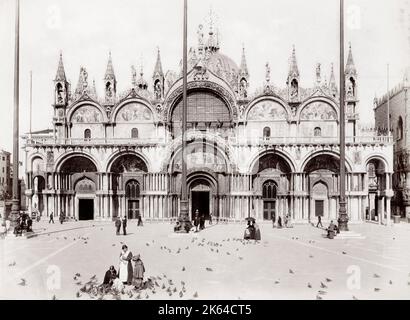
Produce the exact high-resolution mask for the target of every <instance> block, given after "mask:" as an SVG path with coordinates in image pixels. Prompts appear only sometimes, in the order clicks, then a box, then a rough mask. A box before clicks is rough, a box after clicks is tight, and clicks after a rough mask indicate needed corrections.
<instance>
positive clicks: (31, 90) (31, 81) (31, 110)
mask: <svg viewBox="0 0 410 320" xmlns="http://www.w3.org/2000/svg"><path fill="white" fill-rule="evenodd" d="M32 112H33V72H32V71H30V135H29V137H30V139H31V131H32V128H31V124H32Z"/></svg>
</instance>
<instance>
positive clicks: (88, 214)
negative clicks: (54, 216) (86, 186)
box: [78, 199, 94, 220]
mask: <svg viewBox="0 0 410 320" xmlns="http://www.w3.org/2000/svg"><path fill="white" fill-rule="evenodd" d="M93 219H94V200H93V199H79V200H78V220H93Z"/></svg>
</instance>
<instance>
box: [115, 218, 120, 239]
mask: <svg viewBox="0 0 410 320" xmlns="http://www.w3.org/2000/svg"><path fill="white" fill-rule="evenodd" d="M115 228H117V236H119V235H120V229H121V219H120V217H117V219H116V220H115Z"/></svg>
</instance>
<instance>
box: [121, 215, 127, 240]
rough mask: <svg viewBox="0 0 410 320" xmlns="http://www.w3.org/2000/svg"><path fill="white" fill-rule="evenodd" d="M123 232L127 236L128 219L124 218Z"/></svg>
mask: <svg viewBox="0 0 410 320" xmlns="http://www.w3.org/2000/svg"><path fill="white" fill-rule="evenodd" d="M122 232H123V233H124V236H126V235H127V217H124V218H122Z"/></svg>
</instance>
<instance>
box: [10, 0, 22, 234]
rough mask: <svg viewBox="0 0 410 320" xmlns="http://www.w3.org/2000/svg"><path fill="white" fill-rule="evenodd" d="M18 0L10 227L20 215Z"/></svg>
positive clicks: (18, 10) (18, 7) (17, 11)
mask: <svg viewBox="0 0 410 320" xmlns="http://www.w3.org/2000/svg"><path fill="white" fill-rule="evenodd" d="M19 42H20V0H16V28H15V51H14V110H13V197H12V205H11V213H10V217H9V218H10V225H11V226H12V227H14V226H15V224H16V222H17V217H18V215H19V213H20V195H19V66H20V65H19V55H20V43H19Z"/></svg>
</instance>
